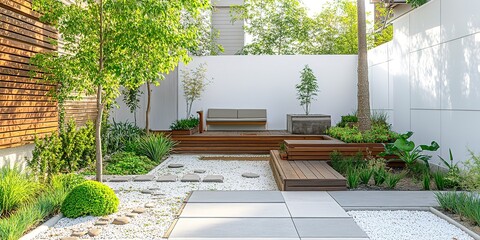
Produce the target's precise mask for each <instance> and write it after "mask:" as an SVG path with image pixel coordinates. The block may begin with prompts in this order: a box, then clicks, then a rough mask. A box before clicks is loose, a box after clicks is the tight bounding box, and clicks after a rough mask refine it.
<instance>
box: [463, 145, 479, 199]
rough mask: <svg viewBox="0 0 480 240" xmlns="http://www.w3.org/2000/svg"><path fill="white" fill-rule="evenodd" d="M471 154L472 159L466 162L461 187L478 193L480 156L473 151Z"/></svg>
mask: <svg viewBox="0 0 480 240" xmlns="http://www.w3.org/2000/svg"><path fill="white" fill-rule="evenodd" d="M469 152H470V159H468V160H467V161H466V162H465V171H464V174H463V177H462V182H461V185H462V187H463V188H464V189H467V190H470V191H477V192H478V191H479V190H480V155H476V154H475V153H474V152H472V151H471V150H469Z"/></svg>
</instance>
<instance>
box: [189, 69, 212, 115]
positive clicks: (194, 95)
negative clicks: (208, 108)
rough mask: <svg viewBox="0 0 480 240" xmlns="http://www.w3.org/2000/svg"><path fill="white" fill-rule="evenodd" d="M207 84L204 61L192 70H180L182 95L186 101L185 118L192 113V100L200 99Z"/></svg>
mask: <svg viewBox="0 0 480 240" xmlns="http://www.w3.org/2000/svg"><path fill="white" fill-rule="evenodd" d="M208 84H209V81H208V79H207V66H206V64H205V63H202V64H200V65H199V66H198V67H197V68H195V69H192V70H186V69H184V70H182V87H183V96H184V97H185V101H186V103H187V111H186V114H187V116H186V117H187V118H189V117H190V116H191V114H192V105H193V102H194V101H196V100H199V99H200V97H201V96H202V93H203V92H204V91H205V88H206V87H207V85H208Z"/></svg>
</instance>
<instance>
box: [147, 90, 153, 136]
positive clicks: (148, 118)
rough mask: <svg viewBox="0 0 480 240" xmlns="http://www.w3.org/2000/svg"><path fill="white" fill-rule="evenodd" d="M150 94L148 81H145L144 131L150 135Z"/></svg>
mask: <svg viewBox="0 0 480 240" xmlns="http://www.w3.org/2000/svg"><path fill="white" fill-rule="evenodd" d="M151 94H152V92H151V90H150V81H147V111H146V112H145V131H146V132H147V134H150V121H149V120H150V117H149V116H150V95H151Z"/></svg>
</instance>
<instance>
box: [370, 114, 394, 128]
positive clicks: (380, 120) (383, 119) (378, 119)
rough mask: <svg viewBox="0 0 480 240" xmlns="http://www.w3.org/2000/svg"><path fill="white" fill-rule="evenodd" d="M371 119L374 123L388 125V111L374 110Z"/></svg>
mask: <svg viewBox="0 0 480 240" xmlns="http://www.w3.org/2000/svg"><path fill="white" fill-rule="evenodd" d="M370 121H372V125H384V126H388V125H389V124H388V113H386V112H382V111H373V112H372V114H370Z"/></svg>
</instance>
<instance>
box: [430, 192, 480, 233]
mask: <svg viewBox="0 0 480 240" xmlns="http://www.w3.org/2000/svg"><path fill="white" fill-rule="evenodd" d="M435 196H436V197H437V200H438V203H439V204H440V207H441V208H443V209H444V210H446V211H449V212H453V213H456V214H459V215H461V216H463V217H465V218H468V219H469V220H470V221H472V222H474V223H475V224H476V225H477V226H480V196H479V193H478V192H473V193H472V192H437V193H435Z"/></svg>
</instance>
